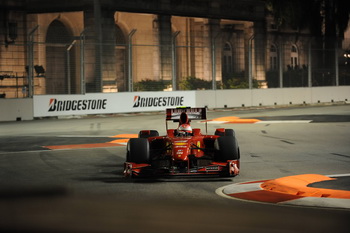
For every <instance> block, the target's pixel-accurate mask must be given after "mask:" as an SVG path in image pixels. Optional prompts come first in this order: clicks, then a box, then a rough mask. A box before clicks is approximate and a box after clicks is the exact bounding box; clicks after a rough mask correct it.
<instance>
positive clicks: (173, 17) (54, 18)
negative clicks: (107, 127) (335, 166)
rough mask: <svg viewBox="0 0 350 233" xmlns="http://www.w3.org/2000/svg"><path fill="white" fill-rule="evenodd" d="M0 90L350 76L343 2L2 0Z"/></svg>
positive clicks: (200, 85) (281, 83) (271, 84)
mask: <svg viewBox="0 0 350 233" xmlns="http://www.w3.org/2000/svg"><path fill="white" fill-rule="evenodd" d="M0 8H1V10H0V15H1V16H0V33H1V37H0V95H1V96H0V97H6V98H22V97H31V96H33V95H41V94H84V93H87V92H89V93H91V92H98V93H100V92H125V91H163V90H191V89H231V88H282V87H310V86H332V85H333V86H334V85H350V74H349V73H350V69H349V67H350V64H349V62H350V35H349V34H350V32H349V30H347V25H348V22H349V3H347V1H335V0H334V1H333V0H321V1H313V0H307V1H305V0H304V1H301V0H289V1H277V0H266V1H259V0H237V1H232V0H118V1H113V0H81V1H67V0H60V1H58V0H51V1H45V0H16V1H15V0H1V1H0Z"/></svg>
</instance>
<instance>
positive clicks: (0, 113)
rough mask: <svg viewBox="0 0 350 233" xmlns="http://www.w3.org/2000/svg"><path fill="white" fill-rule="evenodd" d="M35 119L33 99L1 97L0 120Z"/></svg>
mask: <svg viewBox="0 0 350 233" xmlns="http://www.w3.org/2000/svg"><path fill="white" fill-rule="evenodd" d="M21 120H33V99H29V98H27V99H0V121H21Z"/></svg>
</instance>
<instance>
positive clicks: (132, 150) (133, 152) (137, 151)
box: [126, 138, 150, 163]
mask: <svg viewBox="0 0 350 233" xmlns="http://www.w3.org/2000/svg"><path fill="white" fill-rule="evenodd" d="M126 161H127V162H133V163H149V161H150V148H149V142H148V140H147V138H130V140H129V142H128V145H127V154H126Z"/></svg>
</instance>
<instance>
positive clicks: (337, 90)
mask: <svg viewBox="0 0 350 233" xmlns="http://www.w3.org/2000/svg"><path fill="white" fill-rule="evenodd" d="M157 93H158V94H157V95H169V92H168V93H167V92H157ZM190 93H193V94H194V96H195V97H193V98H195V100H194V101H193V102H194V103H195V106H196V107H202V106H207V107H208V108H209V109H212V108H225V107H227V108H231V107H242V106H245V107H250V106H273V105H290V104H315V103H330V102H339V101H349V99H350V86H338V87H312V88H275V89H252V90H249V89H244V90H239V89H235V90H216V91H212V90H207V91H190V92H188V91H177V92H173V94H176V95H186V96H187V95H189V94H190ZM154 94H155V93H154V92H144V93H143V94H142V93H136V92H134V93H124V94H123V93H120V95H119V94H118V93H115V97H113V98H116V100H115V101H118V100H119V99H120V100H122V101H125V95H128V96H129V97H130V99H131V104H132V100H134V95H141V96H148V95H154ZM99 95H108V94H99ZM48 97H49V98H50V96H48ZM51 97H52V96H51ZM68 97H69V96H68ZM113 101H114V100H113ZM193 102H192V103H193ZM34 104H35V103H34V102H33V99H29V98H28V99H0V109H1V111H0V121H16V120H33V118H34V117H33V116H34V112H33V109H34V107H37V108H38V107H40V106H43V105H42V104H40V103H39V102H38V104H37V105H38V106H34ZM45 107H46V108H47V106H46V105H45ZM120 111H123V112H125V110H122V109H121V110H120ZM120 111H119V110H115V113H118V112H120ZM140 111H160V109H159V107H158V108H156V107H155V108H144V109H140ZM67 114H68V115H70V114H71V113H67Z"/></svg>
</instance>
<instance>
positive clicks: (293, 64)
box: [290, 44, 299, 68]
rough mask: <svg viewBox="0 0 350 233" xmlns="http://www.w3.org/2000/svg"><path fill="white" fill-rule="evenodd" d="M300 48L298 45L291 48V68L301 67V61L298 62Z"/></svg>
mask: <svg viewBox="0 0 350 233" xmlns="http://www.w3.org/2000/svg"><path fill="white" fill-rule="evenodd" d="M298 57H299V54H298V48H297V46H296V45H294V44H293V45H292V47H291V51H290V65H291V67H293V68H295V67H297V66H298V65H299V61H298Z"/></svg>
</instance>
